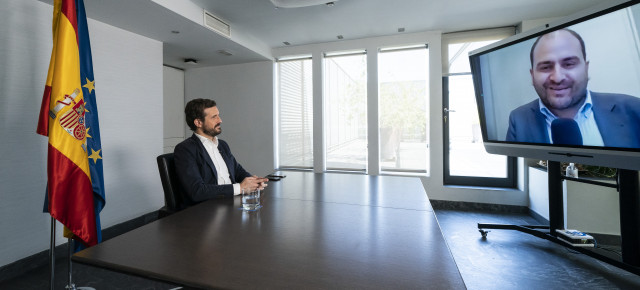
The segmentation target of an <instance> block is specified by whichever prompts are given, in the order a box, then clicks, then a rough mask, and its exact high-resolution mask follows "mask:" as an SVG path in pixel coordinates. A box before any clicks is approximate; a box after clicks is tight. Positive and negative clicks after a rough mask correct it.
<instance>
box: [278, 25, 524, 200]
mask: <svg viewBox="0 0 640 290" xmlns="http://www.w3.org/2000/svg"><path fill="white" fill-rule="evenodd" d="M424 43H426V44H428V45H429V86H430V90H429V95H430V103H429V118H430V120H429V148H430V151H429V154H430V158H429V160H431V163H430V164H429V168H428V171H429V176H427V177H421V179H422V183H423V184H424V186H425V189H426V191H427V194H428V195H429V198H430V199H436V200H451V201H466V202H479V203H495V204H508V205H520V206H526V205H527V204H528V196H527V194H526V192H524V191H522V190H503V189H484V188H472V187H456V186H444V184H443V154H444V153H443V141H442V136H443V131H442V117H443V116H442V60H441V58H442V52H441V50H440V47H441V33H440V32H437V31H435V32H422V33H407V34H397V35H393V36H384V37H375V38H367V39H358V40H350V41H339V42H330V43H321V44H313V45H304V46H293V47H283V48H278V49H274V52H273V53H274V57H275V58H278V57H283V56H294V55H309V54H311V55H312V56H313V58H314V63H313V65H314V71H313V72H314V99H315V100H314V106H316V107H317V105H318V104H322V102H321V101H317V100H318V99H321V98H322V97H321V96H322V89H321V88H319V87H321V85H322V80H321V75H322V70H321V68H318V67H317V66H318V65H321V62H320V61H318V59H319V58H321V57H322V53H323V52H332V51H341V50H351V49H366V50H367V53H368V54H369V55H371V54H372V53H376V52H377V51H378V49H379V48H380V47H389V46H400V45H410V44H424ZM367 61H368V63H367V66H368V67H369V70H368V72H369V76H368V77H369V79H368V81H369V86H368V87H367V90H368V92H367V93H368V98H369V100H368V103H369V111H370V113H372V114H376V113H377V105H376V104H377V91H375V90H376V87H377V85H376V84H377V75H375V73H374V72H376V71H377V70H375V69H374V68H376V67H377V58H376V57H374V56H372V57H368V58H367ZM372 104H373V105H372ZM314 112H316V116H317V114H318V113H317V112H320V113H321V109H318V108H314ZM316 120H317V118H316V117H315V116H314V122H316ZM368 122H369V127H372V126H377V122H376V119H372V118H369V121H368ZM318 126H320V124H315V123H314V132H322V130H321V127H320V128H318ZM374 131H375V130H374ZM372 133H375V132H372V131H371V130H370V131H369V137H370V139H369V147H368V150H369V156H370V157H369V159H372V158H376V156H377V152H378V144H377V141H372V140H377V135H373V134H372ZM316 137H317V136H316ZM314 140H316V141H314V142H315V143H317V140H318V139H317V138H316V139H314ZM314 150H316V149H314ZM319 151H322V150H319ZM317 155H319V152H318V151H317V150H316V152H315V155H314V158H315V157H317ZM372 156H373V157H372ZM316 164H317V163H316ZM316 167H318V165H316ZM519 167H520V168H522V166H519ZM316 171H317V168H316ZM369 173H370V174H378V172H377V170H375V169H372V168H371V166H370V168H369ZM519 181H520V185H521V186H520V188H523V186H522V184H523V183H522V182H523V179H522V178H520V179H519Z"/></svg>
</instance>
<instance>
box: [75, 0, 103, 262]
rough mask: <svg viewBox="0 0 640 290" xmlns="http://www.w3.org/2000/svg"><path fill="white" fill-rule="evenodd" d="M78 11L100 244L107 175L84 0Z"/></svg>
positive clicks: (83, 89)
mask: <svg viewBox="0 0 640 290" xmlns="http://www.w3.org/2000/svg"><path fill="white" fill-rule="evenodd" d="M76 7H77V11H78V48H79V53H80V80H81V83H82V94H83V95H84V101H85V109H86V112H85V121H86V127H87V154H88V155H89V169H90V172H91V185H92V187H93V205H94V209H95V217H96V231H97V233H98V243H100V242H102V228H101V226H100V211H102V209H103V208H104V205H105V195H104V176H103V174H102V172H103V171H102V145H101V142H100V126H99V125H98V106H97V104H96V90H95V80H94V78H93V60H92V57H91V43H90V41H89V29H88V27H87V15H86V13H85V10H84V1H83V0H76ZM75 244H76V247H75V250H76V251H78V250H81V249H82V248H83V247H84V246H83V245H82V243H75Z"/></svg>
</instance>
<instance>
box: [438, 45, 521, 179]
mask: <svg viewBox="0 0 640 290" xmlns="http://www.w3.org/2000/svg"><path fill="white" fill-rule="evenodd" d="M506 36H508V35H504V33H503V34H500V35H498V36H495V35H494V36H489V37H485V38H484V39H468V38H467V39H465V38H462V39H461V38H458V39H455V38H454V39H448V41H444V42H443V43H444V45H446V46H445V48H446V53H443V58H444V61H446V64H448V65H447V66H446V70H445V71H444V72H443V95H444V96H443V107H444V108H443V111H444V113H443V117H444V122H443V124H444V183H445V184H454V185H473V186H492V187H515V186H516V166H515V163H516V162H515V161H516V159H515V158H514V157H507V156H504V155H494V154H489V153H487V152H486V151H485V149H484V145H483V142H482V134H481V132H480V121H479V117H478V108H477V107H476V99H475V92H474V88H473V81H472V78H471V67H470V65H469V58H468V55H469V52H470V51H472V50H474V49H477V48H480V47H483V46H485V45H488V44H490V43H493V42H495V41H497V40H499V39H501V38H504V37H506ZM447 43H448V44H447Z"/></svg>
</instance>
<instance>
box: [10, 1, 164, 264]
mask: <svg viewBox="0 0 640 290" xmlns="http://www.w3.org/2000/svg"><path fill="white" fill-rule="evenodd" d="M52 10H53V7H52V6H51V5H48V4H45V3H42V2H39V1H36V0H8V1H3V5H0V14H1V15H3V16H2V17H0V101H1V102H2V103H1V104H0V135H1V136H2V142H0V221H1V223H0V232H1V233H3V234H2V239H0V266H4V265H6V264H9V263H12V262H14V261H17V260H19V259H22V258H25V257H28V256H30V255H33V254H36V253H38V252H41V251H43V250H46V249H48V248H49V235H50V232H49V229H50V222H49V221H50V216H49V215H48V214H45V213H42V208H43V203H44V193H45V186H46V148H47V140H46V138H45V137H42V136H40V135H37V134H36V133H35V128H36V124H37V118H38V114H39V109H40V102H41V101H42V92H43V89H44V85H45V79H46V75H47V69H48V66H49V57H50V55H51V48H52V37H51V17H52ZM89 31H90V34H91V45H92V53H93V62H94V75H95V80H96V82H95V86H96V96H97V102H98V110H99V112H100V114H99V117H100V129H101V138H102V147H103V150H102V152H103V161H104V177H105V191H106V199H107V202H106V207H105V208H104V210H103V211H102V214H101V218H102V226H103V228H106V227H109V226H113V225H115V224H118V223H121V222H124V221H128V220H130V219H132V218H135V217H138V216H140V215H143V214H145V213H148V212H151V211H154V210H157V209H159V208H160V207H162V205H163V204H164V200H163V193H162V186H161V184H160V179H159V178H158V173H157V172H158V170H157V165H156V161H155V157H156V156H157V155H159V154H161V153H162V43H160V42H157V41H155V40H151V39H148V38H145V37H142V36H139V35H135V34H132V33H129V32H126V31H123V30H120V29H118V28H114V27H112V26H109V25H106V24H103V23H100V22H97V21H93V20H89ZM57 228H58V230H59V231H58V234H57V243H58V244H61V243H62V242H66V239H63V238H62V235H61V228H62V227H61V226H58V227H57Z"/></svg>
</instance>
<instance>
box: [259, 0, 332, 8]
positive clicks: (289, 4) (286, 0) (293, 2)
mask: <svg viewBox="0 0 640 290" xmlns="http://www.w3.org/2000/svg"><path fill="white" fill-rule="evenodd" d="M336 1H338V0H334V1H327V0H271V3H273V5H274V6H276V8H300V7H309V6H315V5H327V6H329V7H331V6H333V5H335V2H336Z"/></svg>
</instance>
